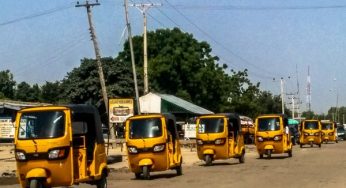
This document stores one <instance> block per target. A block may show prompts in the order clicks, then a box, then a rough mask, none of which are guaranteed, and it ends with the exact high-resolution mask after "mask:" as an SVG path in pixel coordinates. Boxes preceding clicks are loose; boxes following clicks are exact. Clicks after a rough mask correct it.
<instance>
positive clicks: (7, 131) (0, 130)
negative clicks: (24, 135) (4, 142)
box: [0, 117, 15, 139]
mask: <svg viewBox="0 0 346 188" xmlns="http://www.w3.org/2000/svg"><path fill="white" fill-rule="evenodd" d="M14 132H15V128H14V124H13V123H12V120H11V117H8V118H0V139H14Z"/></svg>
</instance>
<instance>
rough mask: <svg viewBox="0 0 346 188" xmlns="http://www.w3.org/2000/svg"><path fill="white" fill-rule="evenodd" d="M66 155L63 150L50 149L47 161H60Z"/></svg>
mask: <svg viewBox="0 0 346 188" xmlns="http://www.w3.org/2000/svg"><path fill="white" fill-rule="evenodd" d="M66 155H67V151H66V149H65V148H59V149H52V150H50V151H49V152H48V159H62V158H65V157H66Z"/></svg>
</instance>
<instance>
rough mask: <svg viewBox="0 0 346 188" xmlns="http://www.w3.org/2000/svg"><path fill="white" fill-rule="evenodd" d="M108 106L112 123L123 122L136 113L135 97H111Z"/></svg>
mask: <svg viewBox="0 0 346 188" xmlns="http://www.w3.org/2000/svg"><path fill="white" fill-rule="evenodd" d="M108 108H109V122H110V123H123V122H125V121H126V119H127V118H129V117H131V116H133V114H134V112H133V109H134V102H133V99H109V102H108Z"/></svg>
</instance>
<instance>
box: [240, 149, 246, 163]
mask: <svg viewBox="0 0 346 188" xmlns="http://www.w3.org/2000/svg"><path fill="white" fill-rule="evenodd" d="M244 162H245V151H244V150H243V151H242V152H241V155H240V157H239V163H244Z"/></svg>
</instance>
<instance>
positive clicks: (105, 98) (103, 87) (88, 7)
mask: <svg viewBox="0 0 346 188" xmlns="http://www.w3.org/2000/svg"><path fill="white" fill-rule="evenodd" d="M97 5H100V3H99V2H98V1H96V3H89V2H88V1H85V4H79V2H77V5H76V7H85V8H86V10H87V13H88V22H89V29H90V34H91V40H92V41H93V44H94V50H95V55H96V62H97V68H98V74H99V78H100V83H101V90H102V96H103V101H104V104H105V107H106V113H107V114H108V113H109V111H108V96H107V89H106V84H105V79H104V76H103V69H102V63H101V55H100V48H99V45H98V43H97V38H96V34H95V29H94V25H93V22H92V13H91V8H92V7H93V6H97ZM110 132H111V137H112V138H114V131H110Z"/></svg>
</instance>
